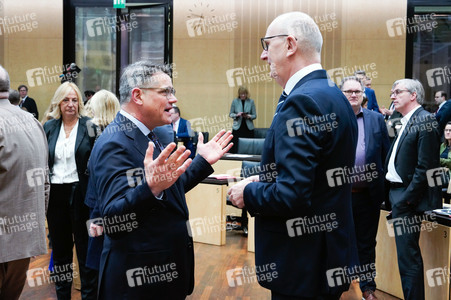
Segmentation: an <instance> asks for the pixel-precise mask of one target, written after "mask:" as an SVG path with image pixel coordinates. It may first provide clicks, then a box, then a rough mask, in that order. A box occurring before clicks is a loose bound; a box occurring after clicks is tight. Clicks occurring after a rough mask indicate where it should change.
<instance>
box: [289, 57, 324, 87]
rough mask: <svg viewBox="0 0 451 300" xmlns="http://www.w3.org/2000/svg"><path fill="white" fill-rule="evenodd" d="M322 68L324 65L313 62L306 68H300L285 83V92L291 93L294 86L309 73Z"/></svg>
mask: <svg viewBox="0 0 451 300" xmlns="http://www.w3.org/2000/svg"><path fill="white" fill-rule="evenodd" d="M322 68H323V67H322V66H321V64H311V65H308V66H307V67H305V68H302V69H300V70H299V71H297V72H296V73H294V74H293V76H291V77H290V79H288V81H287V84H285V88H284V91H285V93H287V95H289V94H290V93H291V91H292V90H293V88H294V86H295V85H296V84H297V83H298V82H299V81H300V80H301V79H302V78H304V77H305V76H307V75H308V74H310V73H312V72H313V71H316V70H321V69H322Z"/></svg>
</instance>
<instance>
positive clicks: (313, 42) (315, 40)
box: [268, 11, 323, 61]
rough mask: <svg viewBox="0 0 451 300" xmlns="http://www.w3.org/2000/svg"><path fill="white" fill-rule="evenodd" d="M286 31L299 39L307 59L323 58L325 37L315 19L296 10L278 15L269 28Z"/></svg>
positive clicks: (299, 44)
mask: <svg viewBox="0 0 451 300" xmlns="http://www.w3.org/2000/svg"><path fill="white" fill-rule="evenodd" d="M270 29H271V30H274V31H275V32H286V34H289V35H293V36H295V37H296V39H297V45H298V48H299V50H300V53H301V54H302V56H303V57H304V58H306V59H314V60H316V61H319V60H320V59H321V48H322V45H323V37H322V35H321V32H320V30H319V28H318V25H316V23H315V21H314V20H313V19H312V18H311V17H310V16H309V15H307V14H305V13H302V12H299V11H295V12H289V13H286V14H283V15H280V16H278V17H277V18H275V19H274V21H272V23H271V24H270V25H269V27H268V30H270Z"/></svg>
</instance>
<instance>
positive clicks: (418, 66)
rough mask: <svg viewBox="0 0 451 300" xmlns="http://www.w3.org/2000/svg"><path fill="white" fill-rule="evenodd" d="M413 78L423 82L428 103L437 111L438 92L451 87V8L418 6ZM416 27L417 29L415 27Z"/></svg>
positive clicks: (414, 35)
mask: <svg viewBox="0 0 451 300" xmlns="http://www.w3.org/2000/svg"><path fill="white" fill-rule="evenodd" d="M414 20H415V22H412V23H413V24H412V25H411V26H410V28H411V33H412V34H413V64H412V78H416V79H418V80H419V81H420V82H422V83H423V87H424V90H425V106H426V108H427V109H428V110H429V111H432V112H433V111H435V110H436V109H437V105H436V104H435V101H434V95H435V93H436V92H437V91H444V92H445V93H447V95H448V98H447V99H449V98H450V87H451V82H450V81H451V69H450V67H451V7H437V6H435V7H424V6H423V7H415V14H414ZM413 29H416V30H413Z"/></svg>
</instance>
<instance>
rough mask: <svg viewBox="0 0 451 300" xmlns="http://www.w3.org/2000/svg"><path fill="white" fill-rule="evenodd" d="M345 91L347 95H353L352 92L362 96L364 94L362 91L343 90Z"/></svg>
mask: <svg viewBox="0 0 451 300" xmlns="http://www.w3.org/2000/svg"><path fill="white" fill-rule="evenodd" d="M343 93H345V94H346V96H351V95H352V94H355V95H356V96H360V95H361V94H362V91H351V90H348V91H343Z"/></svg>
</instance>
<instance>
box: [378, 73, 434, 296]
mask: <svg viewBox="0 0 451 300" xmlns="http://www.w3.org/2000/svg"><path fill="white" fill-rule="evenodd" d="M391 98H392V100H393V101H394V103H395V109H396V110H397V111H399V112H400V113H401V114H402V115H403V116H404V117H403V119H402V121H401V123H402V124H403V125H402V128H401V130H400V132H399V134H398V136H397V138H396V140H395V142H394V143H393V144H392V146H391V148H390V150H389V152H388V155H387V159H386V172H387V173H386V175H385V178H386V179H387V180H388V181H389V184H390V192H389V200H390V203H391V206H392V217H393V221H392V222H393V225H394V226H395V225H396V226H397V230H394V232H395V240H396V252H397V254H398V268H399V273H400V275H401V282H402V289H403V293H404V299H408V300H411V299H424V274H423V260H422V258H421V251H420V246H419V239H420V229H421V221H422V214H423V213H424V211H427V210H432V209H436V208H441V187H440V186H438V185H436V186H434V185H433V184H430V183H431V182H433V181H436V180H434V179H435V178H432V177H434V176H435V174H436V173H437V172H436V171H437V170H438V168H440V160H439V155H438V153H439V149H440V133H439V130H438V123H437V121H436V120H435V118H434V116H433V115H432V114H430V113H429V112H427V111H425V110H424V109H423V108H422V107H421V105H422V104H423V102H424V89H423V86H422V85H421V83H420V82H419V81H417V80H413V79H400V80H397V81H395V83H394V84H393V87H392V91H391ZM428 177H431V178H428ZM429 179H431V180H429ZM428 183H429V184H428Z"/></svg>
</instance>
